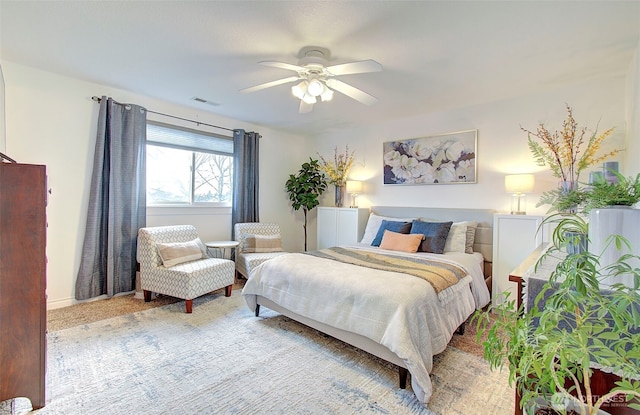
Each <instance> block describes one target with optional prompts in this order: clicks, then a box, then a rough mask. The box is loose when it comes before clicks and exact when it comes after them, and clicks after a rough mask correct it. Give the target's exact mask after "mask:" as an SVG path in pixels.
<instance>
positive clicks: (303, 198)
mask: <svg viewBox="0 0 640 415" xmlns="http://www.w3.org/2000/svg"><path fill="white" fill-rule="evenodd" d="M285 186H286V188H287V193H288V194H289V200H290V201H291V206H292V207H293V210H300V209H302V211H303V212H304V224H303V225H302V227H303V228H304V250H305V251H306V250H307V213H308V212H309V211H310V210H311V209H313V208H315V207H316V206H318V205H319V204H320V202H319V201H318V198H319V197H320V195H322V193H323V192H324V191H325V190H326V189H327V181H326V178H325V176H324V174H323V173H322V171H321V170H320V166H319V165H318V160H314V159H312V158H311V157H309V161H308V162H306V163H303V164H302V167H301V168H300V170H299V171H298V174H297V175H293V174H290V175H289V180H287V182H286V184H285Z"/></svg>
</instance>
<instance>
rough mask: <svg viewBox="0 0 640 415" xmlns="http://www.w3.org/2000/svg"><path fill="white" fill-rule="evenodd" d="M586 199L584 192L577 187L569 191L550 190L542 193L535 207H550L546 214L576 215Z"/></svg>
mask: <svg viewBox="0 0 640 415" xmlns="http://www.w3.org/2000/svg"><path fill="white" fill-rule="evenodd" d="M586 199H587V193H586V190H584V189H581V188H578V187H577V186H576V187H575V188H573V189H569V190H563V189H552V190H548V191H546V192H544V193H542V195H541V196H540V199H539V200H538V203H537V204H536V206H537V207H540V206H544V205H550V207H549V210H548V211H547V213H553V212H559V213H576V212H578V210H580V209H581V208H582V206H583V205H584V203H585V201H586Z"/></svg>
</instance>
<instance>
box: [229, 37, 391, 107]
mask: <svg viewBox="0 0 640 415" xmlns="http://www.w3.org/2000/svg"><path fill="white" fill-rule="evenodd" d="M298 56H299V58H300V59H299V61H298V64H297V65H292V64H289V63H285V62H277V61H262V62H259V63H260V64H261V65H265V66H272V67H275V68H281V69H287V70H290V71H294V72H296V73H297V75H295V76H289V77H287V78H283V79H278V80H275V81H271V82H267V83H264V84H260V85H256V86H252V87H250V88H245V89H241V90H240V92H255V91H259V90H261V89H265V88H271V87H273V86H278V85H282V84H288V83H290V82H296V81H300V82H299V83H297V84H296V85H294V86H292V87H291V93H292V94H293V95H294V96H295V97H296V98H299V99H300V108H299V112H300V113H306V112H310V111H311V110H312V109H313V104H315V103H316V102H318V97H319V98H320V100H321V101H323V102H324V101H330V100H331V98H333V91H334V90H335V91H338V92H340V93H342V94H344V95H346V96H348V97H350V98H353V99H355V100H356V101H359V102H361V103H363V104H366V105H372V104H373V103H375V102H376V101H377V99H376V98H375V97H373V96H371V95H369V94H367V93H366V92H364V91H362V90H360V89H358V88H356V87H353V86H351V85H349V84H347V83H345V82H342V81H339V80H338V79H336V78H334V77H335V76H339V75H351V74H357V73H367V72H379V71H381V70H382V65H380V64H379V63H378V62H376V61H374V60H371V59H368V60H364V61H357V62H349V63H343V64H339V65H332V66H328V63H329V57H330V52H329V49H327V48H322V47H318V46H306V47H304V48H302V49H301V50H300V53H299V54H298Z"/></svg>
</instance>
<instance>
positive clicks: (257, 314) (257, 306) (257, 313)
mask: <svg viewBox="0 0 640 415" xmlns="http://www.w3.org/2000/svg"><path fill="white" fill-rule="evenodd" d="M259 316H260V304H256V317H259Z"/></svg>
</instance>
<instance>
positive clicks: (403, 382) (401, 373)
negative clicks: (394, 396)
mask: <svg viewBox="0 0 640 415" xmlns="http://www.w3.org/2000/svg"><path fill="white" fill-rule="evenodd" d="M408 374H409V371H408V370H407V369H405V368H404V367H401V366H398V380H399V384H400V389H407V375H408Z"/></svg>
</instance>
